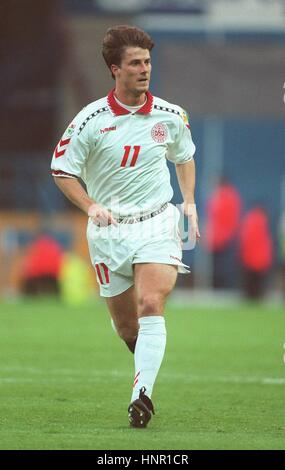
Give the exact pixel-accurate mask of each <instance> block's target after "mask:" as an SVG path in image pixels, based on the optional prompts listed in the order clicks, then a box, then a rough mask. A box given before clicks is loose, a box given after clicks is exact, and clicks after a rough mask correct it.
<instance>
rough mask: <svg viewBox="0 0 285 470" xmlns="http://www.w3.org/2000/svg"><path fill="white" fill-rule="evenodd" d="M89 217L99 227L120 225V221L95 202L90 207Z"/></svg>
mask: <svg viewBox="0 0 285 470" xmlns="http://www.w3.org/2000/svg"><path fill="white" fill-rule="evenodd" d="M88 217H90V218H91V220H92V222H93V223H94V224H95V225H98V226H99V227H107V226H108V225H111V224H113V225H118V222H117V221H116V220H115V219H114V217H113V216H112V214H111V213H110V212H109V211H108V210H107V209H105V207H103V206H101V205H100V204H97V203H96V202H94V204H91V206H90V207H89V209H88Z"/></svg>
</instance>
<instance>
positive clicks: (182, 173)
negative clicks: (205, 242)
mask: <svg viewBox="0 0 285 470" xmlns="http://www.w3.org/2000/svg"><path fill="white" fill-rule="evenodd" d="M175 167H176V174H177V179H178V183H179V187H180V190H181V193H182V196H183V204H182V207H183V212H184V214H185V216H186V217H188V219H189V222H190V227H191V228H190V230H191V233H190V237H191V238H192V237H193V238H194V239H196V240H199V238H200V231H199V225H198V215H197V210H196V204H195V179H196V177H195V160H194V158H192V159H191V160H189V161H187V162H186V163H181V164H179V163H176V165H175Z"/></svg>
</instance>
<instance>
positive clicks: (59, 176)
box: [51, 110, 116, 225]
mask: <svg viewBox="0 0 285 470" xmlns="http://www.w3.org/2000/svg"><path fill="white" fill-rule="evenodd" d="M84 113H85V111H84V110H83V111H81V112H80V113H79V114H78V115H77V116H76V118H75V120H74V122H73V123H72V124H70V125H69V126H68V128H67V129H66V131H65V133H64V134H63V136H62V138H61V140H60V141H59V143H58V144H57V146H56V148H55V151H54V154H53V158H52V163H51V168H52V175H53V177H54V180H55V183H56V185H57V186H58V187H59V189H60V190H61V191H62V192H63V194H64V195H65V196H66V197H67V198H68V199H69V200H70V201H71V202H72V203H73V204H75V205H76V206H77V207H79V209H81V210H82V211H83V212H84V213H85V214H87V215H88V216H89V217H91V219H92V220H93V222H94V223H95V224H96V225H109V224H115V225H116V220H115V219H114V218H113V217H112V215H111V213H110V212H109V211H108V210H107V209H106V208H105V207H102V206H101V205H100V204H98V203H97V202H95V201H94V200H92V199H91V198H90V197H89V196H88V194H87V192H86V191H85V189H84V188H83V186H82V185H81V184H80V182H79V180H78V178H82V177H83V174H84V171H85V163H86V160H87V157H88V155H89V152H90V150H91V148H92V145H93V143H92V140H91V139H90V137H89V129H88V125H85V126H84V128H83V130H82V131H81V128H80V125H81V124H82V121H84V119H85V118H86V117H85V116H84Z"/></svg>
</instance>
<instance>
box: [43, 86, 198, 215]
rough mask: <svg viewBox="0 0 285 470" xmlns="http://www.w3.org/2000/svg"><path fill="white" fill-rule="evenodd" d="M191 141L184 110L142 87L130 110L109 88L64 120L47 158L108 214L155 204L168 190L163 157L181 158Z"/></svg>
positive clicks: (167, 196)
mask: <svg viewBox="0 0 285 470" xmlns="http://www.w3.org/2000/svg"><path fill="white" fill-rule="evenodd" d="M194 153H195V145H194V143H193V141H192V138H191V132H190V128H189V124H188V120H187V115H186V113H185V112H184V111H183V109H182V108H180V107H179V106H177V105H174V104H170V103H168V102H167V101H165V100H162V99H160V98H157V97H154V96H152V95H151V93H149V92H147V101H146V103H145V104H144V105H143V106H142V107H141V108H140V109H138V110H137V111H136V112H133V113H132V112H130V111H129V110H127V109H125V108H123V107H122V106H120V104H118V102H117V101H116V100H115V97H114V90H113V91H111V92H110V93H109V95H108V96H106V97H104V98H102V99H100V100H97V101H94V102H93V103H91V104H89V105H88V106H86V107H85V108H84V109H83V110H82V111H80V112H79V114H78V115H77V116H76V117H75V119H74V121H73V122H72V123H71V124H70V125H69V126H68V128H67V129H66V131H65V133H64V134H63V137H62V138H61V140H60V141H59V143H58V145H57V147H56V149H55V151H54V154H53V159H52V164H51V168H52V174H53V175H54V176H64V177H70V178H74V177H75V178H81V179H82V180H83V181H84V183H85V184H86V189H87V193H88V195H89V197H90V198H91V199H93V200H94V201H96V202H97V203H99V204H101V205H103V206H104V207H106V208H107V209H108V210H111V211H112V213H113V214H115V215H120V216H125V215H134V214H139V213H141V212H148V211H152V210H156V209H157V208H159V207H160V206H162V205H163V204H164V203H166V202H169V201H170V200H171V199H172V196H173V190H172V188H171V185H170V174H169V170H168V167H167V163H166V158H167V159H168V160H170V161H172V162H174V163H186V162H188V161H189V160H191V159H192V158H193V155H194Z"/></svg>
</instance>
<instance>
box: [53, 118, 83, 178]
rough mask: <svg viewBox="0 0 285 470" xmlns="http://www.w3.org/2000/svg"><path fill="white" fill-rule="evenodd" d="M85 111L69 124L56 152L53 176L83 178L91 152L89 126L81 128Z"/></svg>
mask: <svg viewBox="0 0 285 470" xmlns="http://www.w3.org/2000/svg"><path fill="white" fill-rule="evenodd" d="M83 111H84V110H83ZM83 111H81V112H80V113H79V114H78V115H77V116H76V117H75V119H74V120H73V121H72V122H71V124H69V126H68V127H67V129H66V130H65V132H64V134H63V136H62V138H61V139H60V141H59V142H58V144H57V146H56V148H55V150H54V153H53V157H52V162H51V169H52V175H53V176H63V177H66V178H82V177H83V174H84V167H85V162H86V160H87V157H88V155H89V152H90V148H89V138H88V126H85V127H84V128H83V129H82V126H81V125H82V122H83V121H84V114H83ZM83 179H84V178H83Z"/></svg>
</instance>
